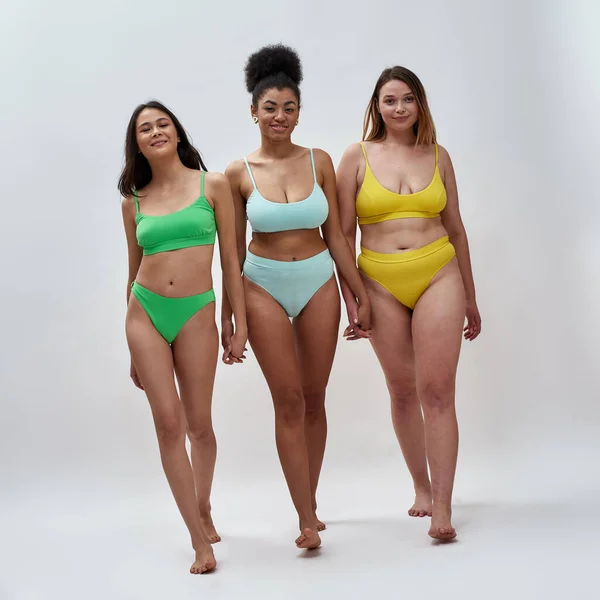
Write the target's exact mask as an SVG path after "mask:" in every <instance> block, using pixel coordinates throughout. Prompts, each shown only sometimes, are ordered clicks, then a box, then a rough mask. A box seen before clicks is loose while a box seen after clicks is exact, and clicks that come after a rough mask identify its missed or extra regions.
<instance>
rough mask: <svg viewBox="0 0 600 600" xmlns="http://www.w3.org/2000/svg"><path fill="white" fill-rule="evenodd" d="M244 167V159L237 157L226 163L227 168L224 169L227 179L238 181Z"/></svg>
mask: <svg viewBox="0 0 600 600" xmlns="http://www.w3.org/2000/svg"><path fill="white" fill-rule="evenodd" d="M245 168H246V164H245V163H244V159H243V158H238V159H237V160H234V161H233V162H231V163H229V164H228V165H227V168H226V169H225V176H226V177H227V179H229V181H232V182H233V181H239V178H240V175H241V174H242V173H243V171H244V169H245Z"/></svg>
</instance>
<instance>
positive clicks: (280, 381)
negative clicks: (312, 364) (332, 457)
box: [244, 278, 321, 549]
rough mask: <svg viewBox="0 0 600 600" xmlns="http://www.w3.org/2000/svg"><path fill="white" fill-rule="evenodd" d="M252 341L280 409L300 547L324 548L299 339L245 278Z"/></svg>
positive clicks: (278, 430) (280, 445)
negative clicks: (306, 424)
mask: <svg viewBox="0 0 600 600" xmlns="http://www.w3.org/2000/svg"><path fill="white" fill-rule="evenodd" d="M244 288H245V293H246V311H247V319H248V338H249V341H250V344H251V346H252V350H253V351H254V354H255V356H256V359H257V361H258V364H259V365H260V368H261V369H262V372H263V374H264V376H265V379H266V380H267V384H268V385H269V389H270V390H271V395H272V397H273V406H274V408H275V440H276V444H277V452H278V453H279V460H280V462H281V467H282V469H283V473H284V475H285V479H286V482H287V485H288V489H289V490H290V495H291V497H292V502H293V503H294V506H295V507H296V511H297V512H298V517H299V519H300V532H301V535H300V537H298V538H297V540H296V545H297V546H298V547H299V548H307V549H308V548H318V547H319V546H320V544H321V539H320V538H319V534H318V532H317V524H316V519H315V516H314V512H313V508H312V502H311V493H310V475H309V466H308V453H307V450H306V439H305V436H304V414H305V405H304V396H303V395H302V381H301V378H300V367H299V365H298V360H297V358H296V350H295V347H294V335H293V331H292V326H291V324H290V322H289V319H288V317H287V315H286V314H285V312H284V310H283V309H282V308H281V306H279V304H278V303H277V302H276V301H275V300H274V299H273V298H272V297H271V296H270V295H269V294H268V293H267V292H266V291H265V290H263V289H262V288H260V287H258V286H257V285H255V284H254V283H252V282H251V281H249V280H248V279H246V278H244Z"/></svg>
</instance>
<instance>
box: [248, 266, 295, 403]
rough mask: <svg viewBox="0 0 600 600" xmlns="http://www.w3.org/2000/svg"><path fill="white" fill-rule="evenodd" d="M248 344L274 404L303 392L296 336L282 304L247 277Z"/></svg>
mask: <svg viewBox="0 0 600 600" xmlns="http://www.w3.org/2000/svg"><path fill="white" fill-rule="evenodd" d="M244 292H245V297H246V319H247V321H248V341H249V342H250V346H251V347H252V351H253V352H254V355H255V356H256V360H257V361H258V364H259V366H260V368H261V370H262V372H263V375H264V376H265V379H266V380H267V384H268V386H269V389H270V390H271V394H272V395H273V399H274V401H277V399H278V398H279V397H282V396H285V395H286V392H289V391H290V390H295V391H297V392H300V393H301V391H302V383H301V377H300V367H299V364H298V359H297V357H296V349H295V345H294V333H293V330H292V325H291V323H290V320H289V318H288V316H287V314H286V312H285V311H284V310H283V308H282V307H281V305H280V304H279V303H278V302H277V301H276V300H275V299H274V298H273V297H272V296H270V295H269V293H268V292H267V291H266V290H264V289H263V288H261V287H260V286H258V285H256V284H255V283H253V282H252V281H250V280H249V279H247V278H246V277H244Z"/></svg>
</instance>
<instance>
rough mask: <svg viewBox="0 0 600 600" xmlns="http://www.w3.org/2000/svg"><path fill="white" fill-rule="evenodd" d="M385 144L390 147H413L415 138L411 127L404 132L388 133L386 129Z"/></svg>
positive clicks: (415, 141)
mask: <svg viewBox="0 0 600 600" xmlns="http://www.w3.org/2000/svg"><path fill="white" fill-rule="evenodd" d="M385 142H386V143H387V144H389V145H390V146H414V145H415V144H416V143H417V136H416V135H415V134H414V132H413V130H412V127H411V128H410V129H407V130H406V131H390V130H389V129H388V130H387V132H386V136H385Z"/></svg>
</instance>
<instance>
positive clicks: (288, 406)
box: [273, 388, 305, 427]
mask: <svg viewBox="0 0 600 600" xmlns="http://www.w3.org/2000/svg"><path fill="white" fill-rule="evenodd" d="M273 403H274V405H275V416H276V418H277V420H278V421H279V422H281V423H283V424H284V425H286V426H288V427H293V426H297V425H299V424H302V423H304V413H305V405H304V395H303V394H302V390H301V389H298V388H288V389H281V390H278V391H277V392H276V393H274V394H273Z"/></svg>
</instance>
